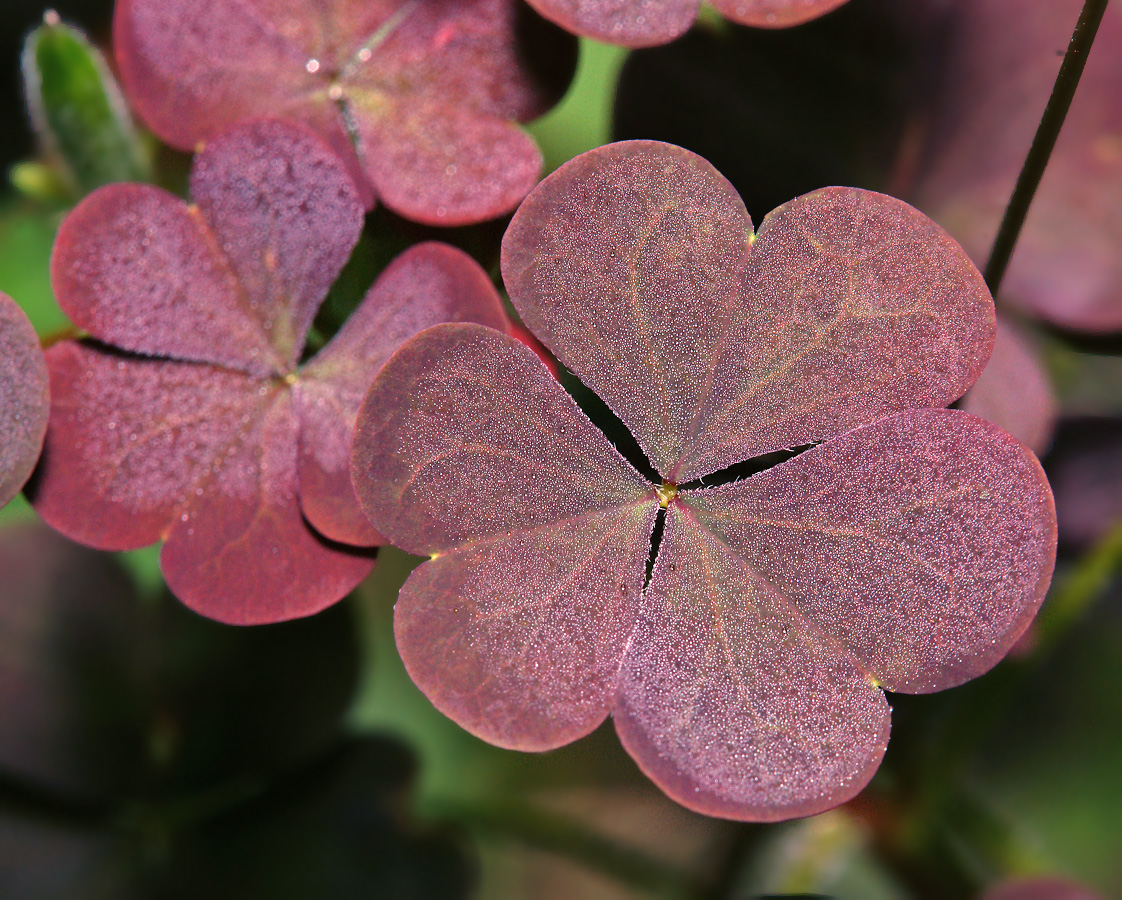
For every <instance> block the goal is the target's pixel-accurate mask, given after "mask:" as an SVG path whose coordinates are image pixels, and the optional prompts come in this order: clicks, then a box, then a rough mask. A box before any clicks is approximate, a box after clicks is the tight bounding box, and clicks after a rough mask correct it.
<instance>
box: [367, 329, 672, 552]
mask: <svg viewBox="0 0 1122 900" xmlns="http://www.w3.org/2000/svg"><path fill="white" fill-rule="evenodd" d="M352 479H353V481H354V485H355V490H356V491H357V493H358V498H359V501H360V502H361V503H362V508H363V510H364V511H365V512H366V515H367V516H368V517H369V518H370V521H371V523H372V524H373V525H374V527H375V528H377V529H378V530H379V531H380V532H381V533H382V534H384V535H385V536H386V537H387V538H389V539H390V540H391V541H392V542H393V543H394V544H395V545H397V546H399V547H401V548H402V549H403V550H407V551H409V552H410V553H418V554H426V555H428V554H432V553H444V552H447V551H449V550H452V549H454V548H456V547H459V546H461V545H462V544H463V543H464V542H466V541H475V540H478V539H480V538H483V537H490V536H497V535H501V534H504V533H506V532H510V531H514V530H523V529H528V528H536V527H538V526H541V525H546V524H551V523H555V522H557V521H559V520H564V519H574V518H580V517H582V516H586V515H588V514H590V513H593V512H599V511H601V510H609V509H614V508H620V507H624V506H630V505H632V504H635V503H637V502H639V501H640V500H642V499H643V498H644V497H646V498H647V499H648V500H651V502H654V503H657V501H655V500H653V499H652V498H653V496H654V492H653V488H652V486H651V485H650V484H648V483H647V482H646V481H645V480H644V479H643V478H642V476H640V475H639V473H638V472H636V471H635V469H634V468H632V467H631V465H630V464H629V463H628V462H627V461H626V460H625V459H624V458H623V457H622V456H620V455H619V453H618V452H617V451H616V449H615V448H614V447H613V446H612V445H611V444H610V443H609V442H608V440H607V439H606V438H605V437H604V435H603V434H602V433H601V432H600V431H599V430H598V429H597V428H596V427H595V426H593V424H592V423H591V422H590V421H589V420H588V418H587V416H585V414H584V413H583V412H581V410H580V409H579V408H578V407H577V405H576V404H575V403H574V402H573V401H572V399H571V398H570V397H569V395H568V394H566V393H565V392H564V391H563V390H562V389H561V386H560V385H559V384H558V383H557V382H556V381H555V380H554V378H553V376H552V375H551V374H550V373H549V370H548V369H546V367H545V365H544V364H543V363H542V362H541V360H539V359H538V357H537V356H536V355H535V354H534V352H533V351H532V350H530V349H529V348H527V347H526V346H525V345H523V344H522V343H520V342H519V341H517V340H515V339H514V338H512V337H508V336H507V335H505V334H501V333H500V332H498V331H495V330H493V329H490V328H484V327H482V326H479V325H438V326H436V327H434V328H430V329H428V330H426V331H422V332H421V333H420V334H418V335H417V336H416V337H414V338H413V339H411V340H410V341H408V342H407V343H405V344H404V345H403V346H402V347H401V348H400V349H399V350H398V351H397V353H395V354H394V355H393V357H391V358H390V361H389V362H388V363H387V364H386V365H385V366H384V367H383V369H382V371H381V372H380V373H379V374H378V377H377V378H376V379H375V381H374V384H373V386H372V387H371V389H370V392H369V393H368V394H367V396H366V399H365V400H364V401H363V404H362V409H361V410H360V411H359V416H358V423H357V425H356V433H355V444H354V451H353V456H352Z"/></svg>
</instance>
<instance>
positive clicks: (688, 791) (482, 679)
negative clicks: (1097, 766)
mask: <svg viewBox="0 0 1122 900" xmlns="http://www.w3.org/2000/svg"><path fill="white" fill-rule="evenodd" d="M502 262H503V273H504V278H505V281H506V284H507V287H508V289H509V291H510V294H511V299H512V301H513V303H514V305H515V307H516V308H517V309H518V311H519V312H520V314H521V315H522V317H523V319H524V321H525V322H526V324H527V325H528V326H529V327H530V328H531V330H532V331H534V332H535V333H536V334H537V335H538V337H539V338H540V339H541V340H542V341H543V342H544V343H545V344H546V346H547V347H548V348H549V349H550V350H551V351H552V352H553V353H554V354H556V355H557V357H558V358H559V359H560V360H561V361H562V362H563V363H565V365H566V366H568V367H569V368H570V370H571V371H572V372H573V373H574V374H575V375H577V376H578V377H579V378H581V380H582V381H584V382H585V383H586V384H587V385H588V386H589V387H591V388H592V389H593V390H595V391H596V392H597V393H599V394H600V396H601V397H603V399H604V400H605V402H606V403H607V404H608V405H609V407H611V409H612V410H613V411H614V412H615V413H616V414H617V415H618V417H619V418H620V419H621V420H622V422H623V423H624V424H625V425H626V426H627V427H628V428H629V429H630V430H631V431H632V433H633V435H634V437H635V438H636V440H637V441H638V444H639V446H640V447H641V448H642V450H643V451H644V452H645V453H646V454H647V457H648V459H649V462H650V463H651V464H652V465H653V467H654V468H655V469H656V470H657V471H658V473H659V475H660V476H661V479H662V483H661V484H653V483H650V482H648V481H647V480H646V479H645V478H644V477H642V476H641V475H640V474H639V472H638V471H637V470H636V469H634V468H632V466H631V465H630V464H629V463H627V462H626V461H625V460H624V459H623V458H622V457H621V456H620V454H619V453H618V452H617V451H616V450H615V448H614V447H612V446H611V445H610V444H609V443H608V442H607V441H606V439H605V438H604V437H603V436H602V435H601V434H600V433H599V432H598V431H597V430H596V429H595V428H594V427H593V426H592V425H591V423H590V422H589V421H588V420H587V419H586V418H585V417H584V416H583V414H582V413H580V411H579V410H578V409H577V408H576V407H575V405H574V404H573V402H572V401H571V400H570V399H569V397H568V396H567V395H566V394H565V393H564V392H563V390H562V389H561V387H560V385H559V384H558V383H557V382H556V381H555V380H554V379H553V378H551V377H550V375H549V373H548V371H547V370H546V369H545V367H544V366H543V365H542V364H541V363H540V362H539V361H538V360H537V359H536V358H535V357H534V356H533V355H532V354H531V353H530V352H529V351H527V350H526V349H525V348H524V347H521V346H520V345H519V344H518V343H517V342H515V341H514V340H513V339H511V338H510V337H508V336H506V335H502V334H499V333H497V332H495V331H493V330H489V329H486V328H480V327H478V326H467V325H441V326H437V327H434V328H431V329H428V330H426V331H423V332H421V333H419V334H418V335H417V336H415V337H414V338H412V339H411V340H410V341H408V342H407V343H406V344H404V345H403V346H402V347H401V349H400V350H398V352H397V353H396V354H395V355H394V356H393V357H392V358H391V359H390V361H389V362H388V363H387V364H386V366H385V367H384V368H383V369H382V371H381V372H380V373H379V375H378V377H377V378H376V379H375V382H374V384H373V385H372V387H371V390H370V392H369V394H368V395H367V397H366V400H365V401H364V403H363V406H362V409H361V411H360V414H359V419H358V423H357V426H356V437H355V444H354V449H353V473H352V477H353V480H354V484H355V488H356V491H357V493H358V496H359V499H360V501H361V503H362V506H363V509H364V510H365V511H366V513H367V515H368V516H370V519H371V521H372V523H373V524H374V526H375V527H376V528H378V529H379V530H380V531H381V532H382V533H383V534H385V535H386V537H387V538H388V539H389V540H391V541H393V542H395V543H397V544H398V545H399V546H401V547H402V548H404V549H406V550H409V551H410V552H414V553H418V554H425V555H429V556H431V557H432V559H430V561H428V562H426V563H424V564H422V565H421V566H420V567H418V569H417V570H416V571H415V572H414V573H413V575H412V576H411V578H410V580H409V581H408V582H407V583H406V585H405V587H404V588H403V590H402V593H401V597H400V600H399V603H398V606H397V609H396V613H395V630H396V634H397V640H398V647H399V649H400V651H401V654H402V659H403V660H404V662H405V665H406V668H407V669H408V670H409V672H410V674H411V676H412V677H413V678H414V680H415V681H416V682H417V684H418V685H419V686H420V687H421V689H422V690H423V691H424V692H425V693H426V694H427V695H428V697H429V698H430V699H431V700H432V701H433V703H434V704H435V705H436V706H437V707H438V708H439V709H441V710H442V711H443V712H445V713H446V714H447V715H449V716H451V717H452V718H453V719H455V720H456V721H457V722H459V723H460V724H461V725H462V726H463V727H465V728H467V729H468V730H470V731H472V732H473V733H475V734H477V735H479V736H481V737H483V738H485V739H487V740H490V741H492V742H494V743H498V744H500V745H503V746H508V747H518V748H522V749H546V748H549V747H555V746H558V745H560V744H563V743H566V742H568V741H570V740H573V739H574V738H576V737H578V736H580V735H582V734H587V733H588V732H590V731H591V730H593V729H594V728H595V727H596V726H597V725H598V724H599V723H600V722H601V721H602V720H603V719H604V718H605V717H606V716H607V715H609V714H611V715H612V716H613V718H614V721H615V725H616V729H617V731H618V733H619V735H620V738H621V740H622V741H623V743H624V745H625V747H626V748H627V749H628V750H629V751H630V752H631V754H632V755H633V756H634V758H635V759H636V761H637V762H638V763H639V765H640V767H641V768H642V769H643V770H644V771H645V772H646V773H647V774H648V775H649V776H650V777H651V778H652V779H653V780H654V781H655V782H656V783H657V784H659V785H660V786H661V787H662V788H663V789H664V790H665V791H666V792H667V793H668V794H670V796H672V797H674V798H675V799H677V800H678V801H679V802H681V803H683V804H684V805H686V806H689V807H691V808H693V809H696V810H699V811H701V812H704V813H709V814H713V815H720V816H726V817H730V818H739V819H750V820H774V819H782V818H789V817H791V816H797V815H809V814H812V813H814V812H818V811H821V810H823V809H826V808H828V807H830V806H833V805H835V804H837V803H840V802H842V801H844V800H845V799H848V798H849V797H852V796H853V795H854V794H855V793H857V791H859V790H860V789H861V788H862V787H863V786H864V784H865V783H866V782H867V781H868V779H869V778H870V777H871V776H872V773H873V772H874V771H875V770H876V767H877V765H878V764H879V761H880V758H881V756H882V754H883V753H884V749H885V746H886V742H887V738H888V727H889V719H888V712H889V711H888V705H887V703H886V701H885V699H884V696H883V694H882V692H881V690H879V689H880V688H882V687H884V688H888V689H891V690H901V691H908V692H926V691H932V690H939V689H941V688H945V687H950V686H953V685H956V684H959V683H961V682H962V681H965V680H967V679H968V678H971V677H974V676H976V675H978V674H981V673H982V672H984V671H986V670H987V669H989V668H990V667H991V666H992V665H994V664H995V663H996V662H997V660H998V659H1000V657H1001V656H1002V655H1004V653H1005V652H1006V651H1007V650H1008V648H1009V647H1010V646H1011V645H1012V643H1013V642H1014V641H1015V640H1016V638H1017V637H1018V636H1019V635H1020V633H1021V632H1022V631H1023V630H1024V629H1025V628H1026V627H1027V625H1028V623H1029V621H1030V620H1031V619H1032V616H1033V614H1034V613H1035V611H1036V608H1037V607H1038V605H1039V603H1040V601H1041V598H1042V597H1043V593H1044V590H1045V589H1046V587H1047V584H1048V581H1049V578H1050V575H1051V569H1052V564H1053V561H1054V554H1055V512H1054V509H1053V506H1052V497H1051V493H1050V491H1049V489H1048V485H1047V481H1046V480H1045V479H1044V476H1043V473H1042V472H1041V469H1040V465H1039V463H1038V462H1037V461H1036V458H1035V457H1034V456H1033V454H1032V453H1031V452H1030V451H1029V450H1028V449H1027V448H1025V447H1024V446H1023V445H1021V444H1020V443H1018V442H1017V441H1015V440H1014V439H1013V438H1011V437H1009V436H1008V435H1007V434H1005V433H1004V432H1002V431H1000V429H998V428H996V427H994V426H992V425H990V424H989V423H986V422H984V421H983V420H981V419H978V418H976V417H974V416H971V415H968V414H966V413H962V412H956V411H947V410H944V409H932V408H925V407H938V406H945V405H946V404H948V403H950V402H951V401H953V400H955V399H957V397H959V396H960V395H961V394H962V392H963V391H965V390H966V388H967V387H968V386H969V385H970V383H971V381H973V379H974V378H976V377H977V374H978V372H979V371H980V370H981V367H982V366H983V365H984V362H985V358H986V355H987V354H988V352H989V348H990V344H991V342H992V335H993V327H994V319H993V306H992V301H991V300H990V298H989V295H988V293H987V291H986V289H985V286H984V284H983V283H982V281H981V279H980V276H979V275H978V273H977V271H976V269H974V267H973V266H972V265H971V264H970V263H969V261H968V260H967V259H966V257H965V255H964V254H963V252H962V251H961V249H960V248H959V247H958V246H957V245H956V244H954V243H953V241H951V240H949V239H948V238H947V237H946V235H945V234H944V233H943V232H942V231H941V229H939V228H938V227H937V226H935V225H934V224H933V223H931V222H930V221H929V220H927V219H925V218H924V217H923V216H921V215H920V214H919V213H917V212H915V211H914V210H912V209H911V208H910V207H907V206H905V205H904V204H902V203H900V202H899V201H896V200H892V199H891V198H888V197H885V196H883V195H879V194H873V193H870V192H866V191H858V190H853V189H844V188H831V189H826V190H823V191H819V192H815V193H814V194H810V195H807V196H805V197H801V198H798V199H796V200H794V201H792V202H791V203H790V204H787V205H786V206H784V207H782V208H781V209H779V210H777V211H776V212H775V213H773V214H772V215H771V216H769V217H768V218H767V219H766V220H765V222H764V223H763V225H762V227H761V228H760V230H759V232H758V234H756V235H753V231H752V223H751V221H750V220H749V219H748V216H747V213H746V212H745V211H744V207H743V204H742V203H741V202H740V200H739V198H738V197H737V195H736V193H735V192H734V191H733V190H732V189H731V187H730V186H729V185H728V183H727V182H726V181H725V180H724V179H723V178H722V177H721V176H720V175H719V174H718V173H717V172H716V171H714V170H713V169H712V167H711V166H709V165H708V164H707V163H706V162H705V161H704V160H701V159H700V158H698V157H696V156H694V155H693V154H690V153H688V152H687V151H684V150H681V149H679V148H674V147H670V146H667V145H662V144H656V143H652V142H630V143H624V144H615V145H610V146H608V147H603V148H600V149H598V150H594V151H592V152H590V153H588V154H584V155H583V156H581V157H578V158H577V159H575V160H574V161H572V162H570V163H569V164H567V165H566V166H563V167H562V168H561V169H560V170H558V171H557V172H556V173H554V174H553V175H551V176H550V177H549V178H547V179H546V180H545V181H544V182H543V183H542V184H541V185H540V186H539V187H538V188H536V189H535V191H534V192H533V193H532V194H531V195H530V197H529V198H527V200H526V202H525V203H524V204H523V206H522V207H521V208H520V210H519V212H518V213H517V214H516V215H515V218H514V220H513V222H512V223H511V226H510V228H509V230H508V232H507V235H506V237H505V239H504V246H503V260H502ZM822 441H825V443H820V444H819V446H816V447H813V448H811V449H809V450H807V451H806V452H805V453H802V454H800V455H798V456H796V457H794V458H792V459H789V460H788V461H787V462H785V463H783V464H781V465H779V466H776V467H774V468H771V469H768V470H765V471H762V472H759V473H758V474H756V475H753V476H751V477H749V478H747V479H745V480H741V481H735V482H732V483H726V484H723V485H720V486H717V487H708V488H707V487H704V486H701V485H700V484H699V482H698V479H701V478H703V477H704V476H713V475H714V474H717V473H719V471H720V470H722V469H725V468H726V467H728V466H730V465H732V464H733V463H739V462H743V461H745V460H747V459H749V458H752V457H754V456H758V455H761V454H764V453H767V452H769V451H772V450H775V449H779V448H786V447H794V446H800V445H806V444H812V443H816V442H822ZM387 476H388V477H387ZM725 480H727V478H726V479H725ZM683 482H689V483H688V484H684V485H683ZM679 485H682V486H681V487H679ZM660 508H661V509H663V510H665V512H664V513H660V512H659V510H660ZM660 515H661V516H664V519H663V523H662V531H661V539H659V538H658V537H656V535H657V534H658V528H656V522H657V520H658V518H659V516H660ZM652 548H653V550H654V553H655V556H654V559H653V569H651V570H650V575H649V583H647V577H648V568H647V567H648V562H649V561H650V553H651V550H652Z"/></svg>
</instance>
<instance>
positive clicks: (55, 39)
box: [23, 12, 151, 196]
mask: <svg viewBox="0 0 1122 900" xmlns="http://www.w3.org/2000/svg"><path fill="white" fill-rule="evenodd" d="M23 76H24V87H25V90H26V93H27V105H28V108H29V109H30V112H31V120H32V123H33V124H34V126H35V130H36V131H37V132H38V134H39V138H40V141H41V142H42V145H43V149H44V150H45V152H46V153H47V155H48V157H50V160H51V162H52V163H53V164H54V165H56V166H57V167H58V168H59V169H60V171H61V174H62V177H63V178H65V179H66V181H67V182H68V186H69V188H70V189H71V190H72V191H73V192H74V193H75V194H76V195H77V196H83V195H85V194H87V193H89V192H90V191H92V190H93V189H94V188H97V187H100V186H101V185H103V184H109V183H110V182H114V181H147V180H150V178H151V175H150V167H149V161H148V157H147V154H146V152H145V150H144V147H143V144H142V143H141V141H140V139H139V137H138V135H137V133H136V130H135V128H134V127H133V124H132V121H131V119H130V118H129V114H128V109H127V107H126V106H125V101H124V98H123V97H122V96H121V92H120V89H119V88H118V86H117V83H116V81H115V80H114V79H113V75H112V74H111V73H110V71H109V67H108V66H107V65H106V63H105V59H104V57H103V56H102V55H101V53H100V52H98V50H97V49H96V48H95V47H93V46H92V45H91V44H90V42H89V41H88V40H87V39H86V37H85V35H83V34H82V33H81V32H80V31H78V30H76V29H74V28H71V27H70V26H68V25H63V24H61V23H60V22H59V19H58V14H57V13H54V12H48V13H47V14H46V16H45V17H44V24H43V25H41V26H40V27H39V28H36V29H35V30H34V31H33V32H31V34H30V35H29V36H28V38H27V43H26V44H25V46H24V53H23Z"/></svg>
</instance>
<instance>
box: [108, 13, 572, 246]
mask: <svg viewBox="0 0 1122 900" xmlns="http://www.w3.org/2000/svg"><path fill="white" fill-rule="evenodd" d="M530 15H531V14H530V13H529V11H528V10H525V11H524V10H523V9H522V8H521V6H520V4H519V3H518V2H516V0H376V2H369V3H363V4H360V3H354V2H349V0H330V2H327V3H315V2H310V0H300V2H295V3H277V2H272V0H251V2H243V0H206V2H201V3H200V2H196V0H171V2H168V0H122V2H120V3H118V4H117V8H116V13H115V19H114V42H115V47H116V52H117V59H118V62H119V64H120V66H121V75H122V81H123V83H124V86H125V90H126V92H127V93H128V95H129V97H130V99H131V101H132V103H133V104H134V106H135V107H136V109H137V111H138V112H139V113H140V115H141V117H142V118H143V119H144V120H145V121H146V122H147V123H148V125H149V126H151V127H152V129H153V130H154V131H155V132H156V133H157V134H158V135H159V136H160V137H161V138H163V139H164V140H165V141H167V142H168V143H170V144H172V145H174V146H176V147H180V148H182V149H194V148H195V146H196V145H197V144H198V143H199V142H201V141H205V140H208V139H210V138H211V137H212V136H214V135H216V134H218V133H220V132H221V131H222V130H223V129H224V128H226V127H228V126H229V125H231V124H233V123H235V122H237V121H239V120H242V119H245V118H247V117H256V116H262V115H272V116H279V117H283V118H286V119H290V120H293V121H297V122H300V123H303V124H305V125H307V126H309V127H311V128H312V129H314V130H315V131H317V132H319V133H320V134H321V135H322V136H323V137H324V138H325V139H326V140H327V141H328V143H330V144H331V146H332V147H333V148H334V149H335V151H336V152H337V153H338V154H339V155H340V156H341V157H342V158H343V159H344V160H345V161H346V164H347V168H348V170H349V171H350V173H351V175H352V176H353V177H354V179H355V182H356V184H357V185H359V189H360V192H361V194H362V199H363V202H364V203H365V204H366V205H367V206H370V205H371V204H372V203H373V202H374V200H375V198H377V199H379V200H381V201H382V202H384V203H385V204H386V205H387V206H389V207H391V208H392V209H394V210H395V211H396V212H399V213H401V214H402V215H404V216H406V217H407V218H410V219H415V220H417V221H421V222H426V223H431V224H438V225H455V224H462V223H466V222H474V221H481V220H483V219H488V218H493V217H495V216H498V215H501V214H503V213H505V212H508V211H509V210H511V209H513V208H514V206H516V205H517V203H518V201H519V200H521V199H522V198H523V197H524V196H525V195H526V192H527V191H529V189H530V188H531V187H532V186H533V185H534V183H535V182H536V181H537V178H538V174H539V172H540V169H541V163H542V160H541V154H540V152H539V151H538V148H537V147H536V145H535V144H534V142H533V141H532V140H531V139H530V137H529V136H528V135H526V134H525V133H524V132H523V131H522V130H521V129H520V128H519V127H518V124H517V123H519V122H524V121H528V120H529V119H532V118H534V117H536V116H538V115H541V114H542V113H543V112H545V111H546V110H547V109H548V108H549V107H550V106H551V105H552V104H553V103H554V102H555V101H556V100H557V99H558V98H559V97H560V95H561V93H562V92H563V90H564V88H565V86H566V84H567V82H568V78H569V77H570V76H571V74H572V69H573V64H574V60H575V54H574V52H573V51H574V50H575V47H574V46H573V45H572V43H571V42H569V43H565V42H562V43H561V44H560V45H558V43H557V35H553V34H551V35H550V38H551V41H552V47H551V49H549V50H548V51H544V52H543V51H542V48H541V46H540V44H541V42H540V41H539V42H538V44H534V43H533V42H532V40H531V39H533V38H535V37H537V38H540V37H541V35H540V34H536V32H537V31H540V28H541V27H542V26H544V25H545V23H541V21H540V20H538V21H537V22H533V21H530V19H529V17H530ZM528 40H529V43H527V41H528ZM559 46H560V47H561V48H562V49H560V50H559V49H558V47H559Z"/></svg>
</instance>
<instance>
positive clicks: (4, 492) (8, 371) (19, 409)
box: [0, 293, 50, 506]
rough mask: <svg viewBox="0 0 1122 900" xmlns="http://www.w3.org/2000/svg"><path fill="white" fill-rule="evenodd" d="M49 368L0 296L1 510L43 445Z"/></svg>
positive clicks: (30, 331) (16, 311)
mask: <svg viewBox="0 0 1122 900" xmlns="http://www.w3.org/2000/svg"><path fill="white" fill-rule="evenodd" d="M47 393H48V392H47V366H46V364H45V363H44V362H43V351H42V350H40V349H39V338H38V337H37V336H36V334H35V329H34V328H32V327H31V323H30V322H28V321H27V316H26V315H24V312H23V310H22V309H20V308H19V306H17V305H16V303H15V301H13V300H12V298H11V297H9V296H8V295H7V294H3V293H0V429H3V435H4V436H3V439H2V440H0V506H3V505H4V504H6V503H7V502H8V501H9V500H11V499H12V497H14V496H15V495H16V494H18V493H19V490H20V488H22V487H23V484H24V482H25V481H27V478H28V476H29V475H30V474H31V470H32V469H33V468H35V462H36V460H38V459H39V451H40V449H42V446H43V435H44V433H45V432H46V430H47V413H48V411H49V409H50V406H49V400H48V396H47Z"/></svg>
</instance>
